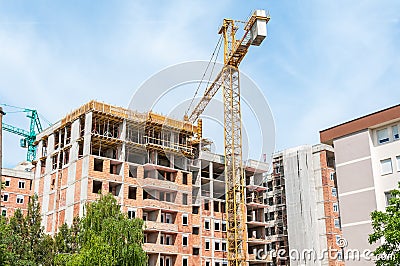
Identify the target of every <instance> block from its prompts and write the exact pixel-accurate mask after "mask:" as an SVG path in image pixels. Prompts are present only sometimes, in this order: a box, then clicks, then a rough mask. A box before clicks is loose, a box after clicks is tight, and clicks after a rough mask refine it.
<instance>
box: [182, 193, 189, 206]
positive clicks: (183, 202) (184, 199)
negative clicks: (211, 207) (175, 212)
mask: <svg viewBox="0 0 400 266" xmlns="http://www.w3.org/2000/svg"><path fill="white" fill-rule="evenodd" d="M182 204H183V205H187V204H188V194H186V193H183V194H182Z"/></svg>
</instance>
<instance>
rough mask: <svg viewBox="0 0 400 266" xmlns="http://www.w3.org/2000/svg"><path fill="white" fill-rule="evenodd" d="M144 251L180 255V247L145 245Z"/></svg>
mask: <svg viewBox="0 0 400 266" xmlns="http://www.w3.org/2000/svg"><path fill="white" fill-rule="evenodd" d="M143 250H144V251H145V252H146V253H164V254H178V246H173V245H161V244H154V243H144V244H143Z"/></svg>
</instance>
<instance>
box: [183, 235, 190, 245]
mask: <svg viewBox="0 0 400 266" xmlns="http://www.w3.org/2000/svg"><path fill="white" fill-rule="evenodd" d="M188 239H189V237H188V235H182V246H184V247H187V245H188Z"/></svg>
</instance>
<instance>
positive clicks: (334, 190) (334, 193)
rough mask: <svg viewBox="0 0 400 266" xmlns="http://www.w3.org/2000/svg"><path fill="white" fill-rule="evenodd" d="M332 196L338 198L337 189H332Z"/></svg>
mask: <svg viewBox="0 0 400 266" xmlns="http://www.w3.org/2000/svg"><path fill="white" fill-rule="evenodd" d="M332 196H334V197H337V190H336V188H335V187H333V188H332Z"/></svg>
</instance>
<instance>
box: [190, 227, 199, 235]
mask: <svg viewBox="0 0 400 266" xmlns="http://www.w3.org/2000/svg"><path fill="white" fill-rule="evenodd" d="M199 232H200V230H199V228H198V227H192V233H193V234H194V235H198V234H199Z"/></svg>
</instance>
